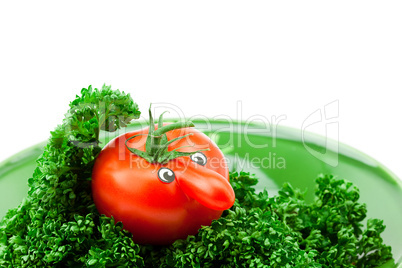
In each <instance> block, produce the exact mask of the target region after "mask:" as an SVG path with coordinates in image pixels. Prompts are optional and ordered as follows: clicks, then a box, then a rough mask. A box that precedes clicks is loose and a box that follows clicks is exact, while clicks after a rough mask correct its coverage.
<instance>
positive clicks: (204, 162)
mask: <svg viewBox="0 0 402 268" xmlns="http://www.w3.org/2000/svg"><path fill="white" fill-rule="evenodd" d="M159 122H160V123H159V126H160V128H161V130H162V129H164V131H165V133H164V134H163V136H162V135H156V136H155V135H154V134H153V133H157V131H158V126H157V125H155V126H154V125H153V122H152V121H151V123H152V124H151V125H150V126H151V127H150V128H145V129H142V130H139V131H135V132H129V133H126V134H123V135H120V136H118V137H117V138H115V139H113V140H112V141H110V142H109V143H108V144H107V145H106V146H105V147H104V148H103V150H102V151H101V153H100V154H99V156H98V158H97V159H96V161H95V165H94V168H93V173H92V175H93V176H92V195H93V200H94V202H95V205H96V207H97V209H98V211H99V213H101V214H105V215H106V216H108V217H113V218H114V219H115V220H116V221H121V222H122V223H123V228H124V229H126V230H128V231H129V232H131V233H132V234H133V240H134V242H136V243H139V244H153V245H167V244H171V243H173V242H174V241H175V240H176V239H185V238H186V237H187V236H188V235H193V234H196V233H197V232H198V229H199V228H200V227H201V226H203V225H210V224H211V222H212V221H213V220H215V219H218V218H219V217H220V216H221V215H222V212H223V210H225V209H228V208H230V207H231V206H232V205H233V203H234V199H235V196H234V192H233V189H232V187H231V185H230V183H229V172H228V167H227V164H226V162H225V158H224V156H223V154H222V152H221V151H220V150H219V148H218V147H217V146H216V144H214V143H213V142H212V141H211V140H210V139H209V138H208V137H207V136H206V135H205V134H203V133H201V132H200V131H198V130H196V129H194V128H190V127H180V128H176V129H175V127H171V129H172V130H170V129H169V125H166V124H165V125H163V124H161V118H160V121H159ZM187 125H189V124H186V125H184V126H187ZM190 125H191V124H190ZM166 128H168V129H166ZM150 132H151V133H150ZM152 137H157V138H158V139H159V140H157V141H156V143H160V144H165V145H164V146H165V149H164V150H163V148H162V147H163V146H162V147H161V145H160V146H159V147H158V146H156V147H155V144H154V142H155V141H152ZM152 146H154V147H155V148H156V150H154V153H155V152H157V153H156V154H158V153H159V156H158V155H157V156H158V157H156V156H155V157H154V158H147V156H148V155H147V154H143V152H144V153H145V152H149V151H150V150H151V149H150V148H151V147H152ZM155 148H154V149H155ZM161 148H162V149H161ZM195 149H196V151H194V150H195ZM158 150H159V151H158ZM163 151H164V153H161V152H163ZM133 152H135V153H133ZM163 155H164V156H163ZM174 156H175V157H174ZM152 159H153V160H152ZM155 159H156V160H155ZM157 159H159V160H160V159H162V160H161V161H157Z"/></svg>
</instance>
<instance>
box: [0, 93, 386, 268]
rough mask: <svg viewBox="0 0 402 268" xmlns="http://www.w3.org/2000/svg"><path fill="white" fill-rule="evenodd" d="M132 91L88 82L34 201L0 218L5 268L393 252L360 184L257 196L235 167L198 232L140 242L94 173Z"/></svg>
mask: <svg viewBox="0 0 402 268" xmlns="http://www.w3.org/2000/svg"><path fill="white" fill-rule="evenodd" d="M139 115H140V112H139V111H138V106H137V105H136V104H135V103H134V102H133V101H132V99H131V97H130V95H128V94H124V93H123V92H120V91H112V90H111V89H110V87H107V86H103V88H102V89H101V90H98V89H92V88H91V87H88V89H85V88H84V89H82V91H81V96H77V98H76V99H75V100H74V101H73V102H71V103H70V110H69V111H68V113H67V114H66V117H65V119H64V120H63V124H62V125H59V126H58V127H57V128H56V129H55V131H53V132H51V137H50V139H49V141H48V144H47V146H46V147H45V150H44V152H43V154H42V156H41V157H40V158H39V159H38V160H37V164H38V167H37V168H36V169H35V171H34V174H33V176H32V178H30V179H29V180H28V184H29V187H30V189H29V192H28V196H27V198H26V199H25V200H24V201H23V202H22V203H21V204H20V205H19V206H18V207H17V208H14V209H11V210H9V211H8V213H7V214H6V216H5V217H4V218H3V219H2V221H1V222H0V266H1V267H66V266H67V267H234V266H235V267H362V268H363V267H376V266H378V265H381V264H383V263H384V262H386V261H388V260H390V259H391V258H392V255H391V248H390V247H389V246H386V245H384V243H383V241H382V239H381V236H380V234H381V233H382V232H383V231H384V228H385V226H384V224H383V222H382V221H381V220H377V219H369V220H368V221H367V227H366V229H363V226H362V221H363V219H364V218H365V217H366V206H365V204H361V203H359V202H358V199H359V190H358V189H357V188H356V187H355V186H353V185H352V184H351V183H350V182H347V181H345V180H342V179H337V178H335V177H332V176H324V175H322V176H319V177H318V178H317V179H316V183H317V188H316V193H315V194H316V199H315V202H313V203H312V204H308V203H306V202H305V200H304V198H303V194H302V193H301V192H300V191H299V190H297V189H293V188H292V186H291V185H289V184H285V185H284V186H283V187H282V189H281V190H280V191H279V193H278V195H277V196H274V197H269V196H268V192H267V191H266V190H264V191H263V192H260V193H256V192H255V190H254V188H253V186H254V185H256V183H257V181H258V179H257V178H255V177H254V176H252V175H250V174H249V173H245V172H240V173H232V174H230V178H231V184H232V186H233V188H234V190H235V194H236V201H235V204H234V206H233V207H232V208H231V209H229V210H226V211H225V212H224V214H223V216H222V217H221V218H220V219H218V220H216V221H213V222H212V225H211V226H205V227H202V228H201V229H200V231H199V233H198V234H197V235H195V236H188V238H187V239H186V240H178V241H176V242H175V243H173V244H172V245H171V246H168V247H155V246H141V245H137V244H135V243H134V242H133V241H132V239H131V234H130V233H128V232H126V231H124V229H123V226H122V224H121V223H115V222H114V220H113V219H110V218H107V217H105V216H102V215H99V213H98V212H97V210H96V208H95V205H94V204H93V201H92V198H91V188H90V183H91V171H92V166H93V163H94V160H95V158H96V157H97V155H98V154H99V152H100V150H101V148H100V146H99V132H100V130H106V131H115V130H116V129H118V128H120V127H124V126H126V124H128V123H129V122H130V121H131V120H132V119H135V118H138V117H139Z"/></svg>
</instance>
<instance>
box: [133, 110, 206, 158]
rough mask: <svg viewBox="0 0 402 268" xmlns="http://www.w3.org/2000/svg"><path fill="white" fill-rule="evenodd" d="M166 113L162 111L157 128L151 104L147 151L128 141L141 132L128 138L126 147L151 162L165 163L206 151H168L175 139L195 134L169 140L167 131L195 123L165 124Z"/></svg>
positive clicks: (192, 125)
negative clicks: (133, 145)
mask: <svg viewBox="0 0 402 268" xmlns="http://www.w3.org/2000/svg"><path fill="white" fill-rule="evenodd" d="M164 113H165V112H164ZM164 113H162V114H161V115H160V116H159V121H158V129H157V130H155V124H154V119H153V117H152V112H151V106H149V133H148V137H147V141H146V144H145V151H141V150H138V149H136V148H131V147H129V146H128V145H127V142H128V141H129V140H131V139H133V138H135V137H137V136H139V135H141V134H139V135H134V136H132V137H130V138H128V139H127V140H126V147H127V149H128V150H129V151H130V152H132V153H134V154H136V155H138V156H140V157H142V158H144V159H145V160H147V161H148V162H150V163H162V164H164V163H167V162H168V161H170V160H172V159H175V158H177V157H180V156H190V155H192V154H195V153H197V152H199V151H204V150H197V151H194V152H178V151H177V150H173V151H168V146H169V144H171V143H172V142H174V141H177V140H180V139H183V138H186V137H188V136H190V135H193V134H192V133H189V134H187V135H184V136H179V137H176V138H174V139H171V140H170V141H168V139H167V136H166V133H167V132H169V131H172V130H176V129H181V128H187V127H194V123H193V122H191V121H183V122H176V123H173V124H169V125H165V126H164V125H163V114H164ZM145 135H146V134H145Z"/></svg>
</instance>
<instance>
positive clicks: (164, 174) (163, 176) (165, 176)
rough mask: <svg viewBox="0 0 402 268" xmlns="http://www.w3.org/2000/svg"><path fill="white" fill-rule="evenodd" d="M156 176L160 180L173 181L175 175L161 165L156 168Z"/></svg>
mask: <svg viewBox="0 0 402 268" xmlns="http://www.w3.org/2000/svg"><path fill="white" fill-rule="evenodd" d="M158 178H159V180H160V181H161V182H164V183H171V182H173V181H174V178H175V175H174V172H173V171H172V170H171V169H169V168H165V167H162V168H160V169H159V170H158Z"/></svg>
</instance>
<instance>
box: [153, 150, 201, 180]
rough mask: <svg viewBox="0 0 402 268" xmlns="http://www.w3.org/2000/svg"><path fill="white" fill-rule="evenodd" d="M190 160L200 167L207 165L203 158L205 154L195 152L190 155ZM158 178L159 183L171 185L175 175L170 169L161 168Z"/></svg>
mask: <svg viewBox="0 0 402 268" xmlns="http://www.w3.org/2000/svg"><path fill="white" fill-rule="evenodd" d="M190 159H191V160H192V161H193V162H194V163H197V164H199V165H201V166H205V165H206V163H207V157H206V156H205V154H203V153H201V152H197V153H195V154H192V155H191V156H190ZM158 178H159V180H160V181H161V182H164V183H171V182H173V181H174V179H175V175H174V172H173V170H171V169H170V168H167V167H161V168H160V169H159V170H158Z"/></svg>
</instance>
